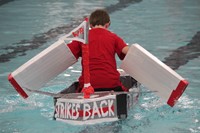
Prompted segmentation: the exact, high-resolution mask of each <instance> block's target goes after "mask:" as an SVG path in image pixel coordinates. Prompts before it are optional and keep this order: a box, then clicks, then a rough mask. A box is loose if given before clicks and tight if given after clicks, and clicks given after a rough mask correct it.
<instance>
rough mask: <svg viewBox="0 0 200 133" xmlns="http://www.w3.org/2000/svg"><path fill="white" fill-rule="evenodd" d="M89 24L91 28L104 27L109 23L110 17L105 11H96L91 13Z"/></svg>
mask: <svg viewBox="0 0 200 133" xmlns="http://www.w3.org/2000/svg"><path fill="white" fill-rule="evenodd" d="M89 22H90V24H91V25H92V26H93V27H94V26H96V25H102V26H104V25H105V24H106V23H109V22H110V16H109V14H108V13H107V11H106V10H103V9H97V10H95V11H94V12H92V13H91V15H90V18H89Z"/></svg>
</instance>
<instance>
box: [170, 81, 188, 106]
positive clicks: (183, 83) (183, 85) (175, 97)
mask: <svg viewBox="0 0 200 133" xmlns="http://www.w3.org/2000/svg"><path fill="white" fill-rule="evenodd" d="M188 84H189V82H188V81H187V80H181V81H180V82H179V84H178V86H177V88H176V89H175V90H173V91H172V93H171V95H170V97H169V99H168V101H167V104H168V105H170V106H171V107H173V106H174V105H175V104H176V102H177V101H178V99H179V98H180V97H181V95H182V94H183V92H184V91H185V89H186V87H187V86H188Z"/></svg>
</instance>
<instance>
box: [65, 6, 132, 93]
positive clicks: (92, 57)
mask: <svg viewBox="0 0 200 133" xmlns="http://www.w3.org/2000/svg"><path fill="white" fill-rule="evenodd" d="M89 23H90V27H91V30H89V35H88V40H89V42H88V45H89V62H90V63H89V71H90V82H91V85H92V87H93V88H94V90H95V91H106V90H114V91H127V89H126V88H125V87H124V86H123V85H122V83H121V82H120V74H119V72H118V71H117V64H116V59H115V55H116V54H117V55H118V57H119V58H120V59H121V60H122V59H123V58H124V57H125V55H126V53H127V52H128V49H129V48H128V46H127V44H126V43H125V42H124V41H123V40H122V39H121V38H120V37H119V36H118V35H116V34H115V33H113V32H111V31H109V30H108V27H109V26H110V23H111V22H110V17H109V14H108V13H107V12H106V11H105V10H103V9H98V10H95V11H94V12H92V13H91V15H90V18H89ZM81 45H84V44H82V43H81V42H78V41H72V42H71V43H69V44H67V46H68V47H69V48H70V50H71V52H72V53H73V54H74V56H75V57H76V58H77V59H78V58H79V57H81V56H82V47H81ZM82 64H83V62H82ZM82 67H83V65H82ZM83 85H84V75H83V72H82V75H81V76H80V78H79V87H78V88H79V89H78V92H80V91H81V89H82V88H83Z"/></svg>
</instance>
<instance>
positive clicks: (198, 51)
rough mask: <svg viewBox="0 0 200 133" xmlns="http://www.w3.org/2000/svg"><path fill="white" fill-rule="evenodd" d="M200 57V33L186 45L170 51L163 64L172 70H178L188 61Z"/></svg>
mask: <svg viewBox="0 0 200 133" xmlns="http://www.w3.org/2000/svg"><path fill="white" fill-rule="evenodd" d="M199 56H200V31H199V32H197V33H196V34H195V35H194V37H193V38H192V40H191V41H190V42H189V43H188V44H187V45H186V46H182V47H179V48H177V49H175V50H173V51H172V54H170V55H169V57H166V58H165V61H164V63H165V64H167V65H168V66H170V67H171V68H172V69H178V68H179V67H180V66H182V65H185V64H186V63H188V62H189V61H190V60H192V59H194V58H198V57H199Z"/></svg>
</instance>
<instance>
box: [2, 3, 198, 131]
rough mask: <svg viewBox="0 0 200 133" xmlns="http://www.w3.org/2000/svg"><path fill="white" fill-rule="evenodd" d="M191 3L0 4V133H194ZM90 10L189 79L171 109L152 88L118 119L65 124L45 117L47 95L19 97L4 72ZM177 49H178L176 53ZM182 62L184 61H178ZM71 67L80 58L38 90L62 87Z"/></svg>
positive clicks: (194, 9) (49, 110) (194, 11)
mask: <svg viewBox="0 0 200 133" xmlns="http://www.w3.org/2000/svg"><path fill="white" fill-rule="evenodd" d="M124 1H125V0H124ZM199 7H200V1H199V0H190V1H189V0H176V1H171V0H137V1H136V2H127V3H123V2H122V3H120V4H119V2H118V1H117V0H109V1H104V0H101V1H95V0H70V1H64V0H57V1H54V0H42V1H40V0H34V1H33V0H32V1H31V0H14V1H10V2H8V3H5V4H2V5H1V6H0V31H1V32H0V86H1V87H0V132H1V133H12V132H13V133H45V132H49V133H54V132H57V133H78V132H84V133H85V132H90V133H92V132H94V133H101V132H109V133H132V132H134V133H160V132H162V133H199V132H200V89H199V85H200V57H199V55H200V49H199V47H200V43H199V41H200V40H198V41H197V42H198V43H197V44H194V47H195V48H193V49H192V48H191V49H190V48H189V47H188V46H190V45H191V43H190V42H191V40H192V38H193V37H194V36H195V35H196V34H197V32H198V31H200V8H199ZM96 8H107V9H109V12H110V16H111V27H110V30H111V31H113V32H116V33H117V34H118V35H120V36H121V37H122V38H124V40H125V41H126V42H127V43H129V44H132V43H138V44H140V45H142V46H143V47H144V48H146V49H147V50H148V51H150V52H151V53H152V54H154V55H155V56H157V57H158V58H159V59H160V60H162V61H166V63H167V64H169V65H170V66H171V67H172V68H174V70H175V71H176V72H178V73H179V74H180V75H182V76H183V77H184V78H185V79H187V80H188V81H189V82H190V85H189V86H188V88H187V90H186V91H185V93H184V94H183V96H182V97H181V99H180V100H179V102H178V103H177V104H176V105H175V107H173V108H171V107H169V106H168V105H166V104H165V103H163V102H162V101H161V100H160V99H159V98H158V97H157V96H155V95H154V94H151V93H146V94H145V93H143V94H142V95H141V97H140V102H139V104H138V105H137V106H136V107H135V108H133V109H132V110H131V111H130V112H129V116H128V118H127V119H126V120H124V121H119V122H114V123H104V124H98V125H93V126H72V125H68V124H65V123H62V122H57V121H54V120H52V115H53V99H52V98H51V97H48V96H43V95H39V94H34V95H32V96H31V97H30V98H29V99H27V100H24V99H23V98H21V97H20V96H19V95H18V94H17V92H16V91H15V90H14V89H13V88H12V86H11V85H10V84H9V83H8V81H7V75H8V74H9V73H10V72H12V71H14V70H15V69H16V68H18V67H19V66H20V65H22V64H23V63H25V62H26V61H27V60H29V59H30V58H32V57H33V56H34V55H36V54H37V53H38V52H40V51H42V50H43V49H44V48H46V47H48V46H49V45H50V44H52V43H53V42H55V41H56V40H57V39H58V38H59V36H61V35H63V34H64V33H67V32H68V31H70V30H71V29H72V28H73V27H75V26H77V25H78V23H80V20H81V19H82V18H83V16H85V15H88V14H89V13H90V12H91V11H92V10H94V9H96ZM59 27H61V28H59ZM70 27H71V28H70ZM61 29H64V30H65V31H62V30H61ZM31 46H34V47H31ZM181 47H182V48H181ZM179 48H181V51H179V52H177V51H176V50H177V49H179ZM186 50H187V51H188V53H187V52H184V51H186ZM170 55H174V56H173V57H175V61H173V60H172V59H171V60H170V59H169V58H168V57H171V56H170ZM183 60H186V62H184V63H182V62H183ZM171 61H173V62H171ZM119 64H120V61H119V60H118V65H119ZM174 66H178V67H176V68H175V67H174ZM79 71H81V67H80V62H78V63H77V64H75V65H74V66H72V67H70V69H68V70H66V71H65V72H64V73H62V74H60V75H59V76H58V77H56V78H55V79H54V80H52V81H50V82H49V83H48V84H47V85H46V87H44V88H43V90H45V91H49V92H58V91H60V90H62V89H63V88H65V87H66V86H68V85H70V84H71V83H72V82H73V81H74V80H76V79H77V78H78V77H79V75H80V72H79ZM142 90H143V91H146V88H145V87H142Z"/></svg>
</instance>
